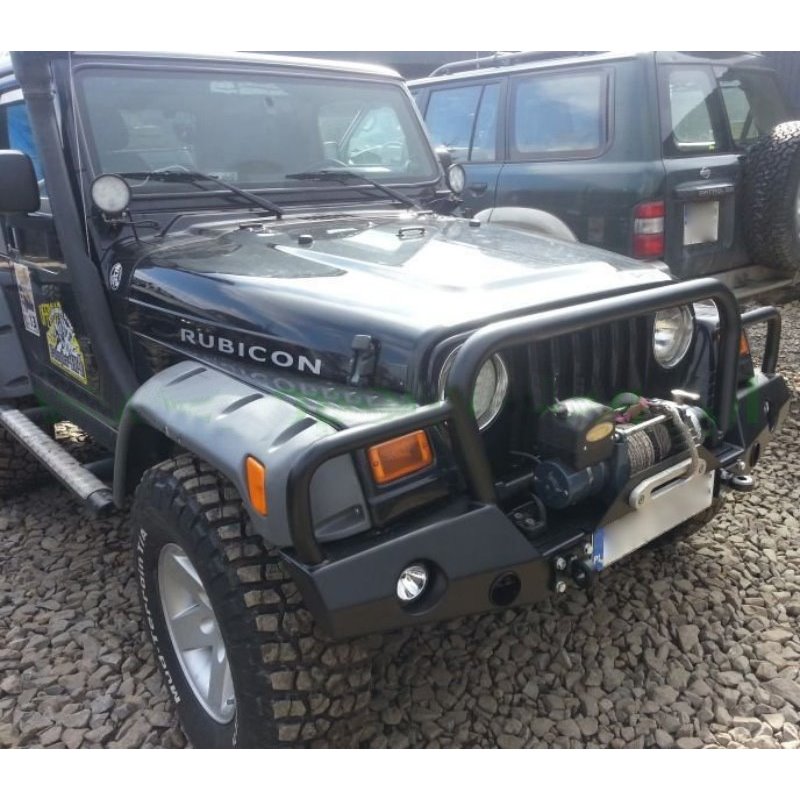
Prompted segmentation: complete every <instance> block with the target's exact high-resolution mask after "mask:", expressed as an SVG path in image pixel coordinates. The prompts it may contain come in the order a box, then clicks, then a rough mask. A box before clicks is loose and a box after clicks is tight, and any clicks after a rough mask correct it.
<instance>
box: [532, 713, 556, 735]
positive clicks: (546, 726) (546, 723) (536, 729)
mask: <svg viewBox="0 0 800 800" xmlns="http://www.w3.org/2000/svg"><path fill="white" fill-rule="evenodd" d="M553 725H555V722H553V720H552V719H548V718H547V717H538V718H537V719H535V720H534V721H533V724H532V725H531V730H532V731H533V733H534V736H536V737H537V738H539V739H541V738H542V737H543V736H545V735H547V733H548V732H549V731H550V729H551V728H552V727H553Z"/></svg>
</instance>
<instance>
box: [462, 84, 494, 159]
mask: <svg viewBox="0 0 800 800" xmlns="http://www.w3.org/2000/svg"><path fill="white" fill-rule="evenodd" d="M499 98H500V84H499V83H490V84H487V85H486V86H485V87H484V88H483V96H482V97H481V105H480V108H479V109H478V118H477V120H476V122H475V134H474V135H473V137H472V148H471V149H470V153H469V160H470V161H494V160H495V149H496V144H497V104H498V100H499Z"/></svg>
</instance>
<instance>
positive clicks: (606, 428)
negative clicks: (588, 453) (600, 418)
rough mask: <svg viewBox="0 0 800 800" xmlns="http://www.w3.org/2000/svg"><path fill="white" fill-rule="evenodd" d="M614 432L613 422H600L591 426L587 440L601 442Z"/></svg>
mask: <svg viewBox="0 0 800 800" xmlns="http://www.w3.org/2000/svg"><path fill="white" fill-rule="evenodd" d="M613 432H614V423H613V422H599V423H598V424H597V425H595V426H594V427H593V428H589V430H588V431H587V433H586V441H587V442H599V441H600V440H601V439H605V438H606V437H607V436H611V434H612V433H613Z"/></svg>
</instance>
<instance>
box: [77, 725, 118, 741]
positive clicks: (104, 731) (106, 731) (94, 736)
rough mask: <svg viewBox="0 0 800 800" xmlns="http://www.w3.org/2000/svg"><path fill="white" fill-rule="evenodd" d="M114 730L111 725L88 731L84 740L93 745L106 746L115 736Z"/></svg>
mask: <svg viewBox="0 0 800 800" xmlns="http://www.w3.org/2000/svg"><path fill="white" fill-rule="evenodd" d="M114 730H115V729H114V728H113V727H112V726H111V725H101V726H100V727H99V728H94V729H93V730H91V731H88V732H87V733H86V735H85V736H84V738H85V739H86V741H87V742H91V743H92V744H105V743H106V742H107V741H108V740H109V739H110V738H111V737H112V736H113V735H114Z"/></svg>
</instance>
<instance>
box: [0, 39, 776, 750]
mask: <svg viewBox="0 0 800 800" xmlns="http://www.w3.org/2000/svg"><path fill="white" fill-rule="evenodd" d="M0 137H2V139H3V141H2V143H0V147H2V148H3V150H2V152H0V215H1V216H0V219H1V220H2V227H1V230H2V242H1V243H0V251H1V252H2V261H0V285H1V286H2V293H0V336H2V339H1V340H0V346H1V347H2V359H0V422H1V423H2V425H0V492H2V493H3V494H4V495H5V496H9V495H13V494H14V493H17V492H20V491H22V490H23V489H24V488H25V487H26V486H29V485H30V484H31V481H33V480H36V478H37V474H39V473H38V467H39V466H41V465H44V466H46V467H47V469H49V470H50V471H51V472H52V473H53V474H54V475H55V476H56V477H58V478H59V479H60V480H61V481H62V482H63V483H64V484H65V485H66V486H67V487H69V488H70V489H71V490H72V491H73V492H75V493H76V494H77V495H78V496H80V497H81V498H83V499H84V500H85V502H86V504H87V505H88V506H89V507H90V508H91V509H93V510H94V511H95V512H96V513H103V512H105V511H108V510H110V509H112V507H124V506H125V505H126V502H127V498H128V497H129V496H130V495H131V494H133V507H132V531H131V535H132V539H131V545H132V551H133V556H134V560H135V569H136V575H137V581H138V585H139V589H140V594H141V603H142V609H143V613H144V620H145V626H146V628H147V629H148V630H149V633H150V635H151V637H152V641H153V644H154V647H155V654H156V659H157V661H158V664H159V666H160V668H161V671H162V673H163V676H164V680H165V682H166V685H167V687H168V689H169V691H170V693H171V695H172V697H173V698H174V701H175V703H176V705H177V708H178V711H179V714H180V718H181V720H182V723H183V726H184V728H185V730H186V731H187V733H188V735H189V737H190V739H191V741H192V742H193V743H194V744H195V745H199V746H212V745H214V746H229V745H240V746H253V745H277V744H286V745H290V744H294V743H300V742H308V741H313V740H319V739H325V738H327V739H328V740H336V741H340V740H339V739H334V737H338V736H340V735H349V731H351V730H352V728H353V726H354V720H357V719H358V712H359V710H361V709H363V708H364V707H365V706H366V704H367V703H368V700H369V690H370V679H371V678H370V661H369V652H370V649H369V648H368V647H367V646H366V644H365V642H369V644H370V646H373V645H374V643H373V642H372V640H371V637H366V636H365V635H366V634H369V633H374V632H381V631H388V630H391V629H397V628H400V627H402V626H407V625H421V624H425V623H429V622H433V621H437V620H444V619H448V618H453V617H458V616H460V615H464V614H473V613H478V612H485V611H489V610H493V609H502V608H508V607H512V606H516V605H519V604H524V603H532V602H534V601H536V600H538V599H539V598H542V597H544V596H546V595H548V593H551V592H556V593H560V592H564V591H566V590H567V589H569V588H570V587H579V588H580V589H588V588H590V587H591V585H592V583H593V581H594V580H595V579H596V576H597V573H598V572H599V571H601V570H603V569H605V568H607V567H609V566H610V565H611V564H613V563H614V562H615V561H616V560H618V559H620V558H622V557H624V556H625V555H626V554H628V553H630V552H631V551H633V550H635V549H636V548H638V547H640V546H642V545H644V544H645V543H647V542H648V541H650V540H652V539H654V538H655V537H657V536H660V535H661V534H663V533H664V532H665V531H668V530H670V529H672V528H674V527H675V526H677V525H679V524H680V523H682V522H684V521H685V520H687V519H689V518H691V517H695V516H696V515H699V514H707V513H708V511H709V510H710V509H713V508H714V507H715V500H716V498H717V497H718V496H719V494H720V491H721V490H722V488H723V487H724V486H731V487H734V488H747V486H748V484H749V483H750V482H751V481H752V479H751V478H750V475H749V473H750V471H751V469H752V467H753V466H755V464H756V462H757V461H758V458H759V456H760V454H761V452H762V451H763V448H764V446H765V445H766V443H767V442H768V441H769V439H770V438H771V436H772V434H773V432H774V431H775V429H776V428H777V426H779V425H780V423H781V421H782V418H783V416H784V415H785V413H786V411H787V407H788V392H787V387H786V385H785V383H784V381H783V379H782V378H781V377H780V376H778V375H777V374H776V372H775V370H776V357H777V348H778V340H779V335H780V329H779V325H780V319H779V316H778V314H777V312H776V311H775V310H774V309H771V308H762V309H758V310H755V311H750V312H748V313H746V314H740V312H739V309H738V307H737V305H736V302H735V300H734V297H733V295H732V294H731V292H730V290H729V289H727V288H726V287H725V286H724V285H722V284H720V283H719V282H718V281H716V280H714V279H710V278H704V279H699V280H695V281H689V282H683V283H676V282H673V281H672V280H671V279H670V278H669V277H668V275H666V274H665V273H664V272H663V271H662V270H660V269H658V268H655V267H653V266H651V265H648V264H644V263H642V262H639V261H634V260H631V259H628V258H626V257H623V256H619V255H613V254H610V253H607V252H604V251H601V250H599V249H595V248H592V247H587V246H585V245H580V244H573V243H566V242H564V241H561V240H557V239H548V238H545V237H542V236H538V235H533V234H530V233H526V232H520V231H514V230H506V229H503V228H502V227H499V226H491V225H489V226H485V225H481V224H480V223H479V222H476V221H474V220H467V219H462V218H452V217H448V216H444V215H442V214H441V213H440V210H441V208H442V207H443V205H446V204H447V203H448V202H449V200H450V192H449V190H448V189H447V187H446V186H445V185H444V183H443V171H442V168H441V166H440V164H439V162H438V161H437V159H436V157H435V155H434V151H433V149H432V147H431V145H430V143H429V141H428V139H427V138H426V135H425V132H424V128H423V125H422V122H421V119H420V117H419V116H418V113H417V111H416V109H415V107H414V104H413V103H412V101H411V98H410V96H409V94H408V92H407V91H406V89H405V88H404V86H403V83H402V81H401V80H400V79H399V77H398V76H396V75H395V74H393V73H390V72H379V71H370V70H365V69H364V68H363V67H356V66H348V65H338V64H333V63H325V62H312V61H305V60H297V59H295V60H292V59H288V58H280V59H278V58H273V57H259V56H250V55H241V56H236V57H231V58H224V57H219V56H214V57H212V56H205V57H204V56H196V57H189V56H168V55H153V54H149V55H144V54H109V53H23V52H21V53H14V54H13V55H12V58H11V61H10V63H8V64H6V65H5V66H3V67H2V70H0ZM755 323H766V324H767V326H768V337H767V346H766V349H765V354H764V358H763V363H761V364H760V365H759V368H756V369H754V368H753V365H752V362H751V358H750V354H749V350H748V346H747V338H746V336H745V335H744V329H745V328H746V327H747V326H749V325H752V324H755ZM65 419H66V420H70V421H72V422H73V423H75V424H77V425H78V426H80V427H81V428H82V429H84V430H85V431H86V432H88V433H89V434H90V435H91V437H92V438H93V440H94V441H95V442H96V443H97V445H98V447H100V448H103V449H104V450H105V451H107V454H108V455H107V457H106V458H100V459H97V460H95V461H92V462H91V463H89V464H87V463H81V462H79V461H78V460H76V458H75V457H74V455H72V454H71V453H69V452H68V451H67V450H65V449H64V448H63V447H62V446H61V445H60V444H59V442H58V441H56V440H55V439H54V438H53V437H52V436H51V435H49V434H50V431H51V423H52V421H53V420H65Z"/></svg>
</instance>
